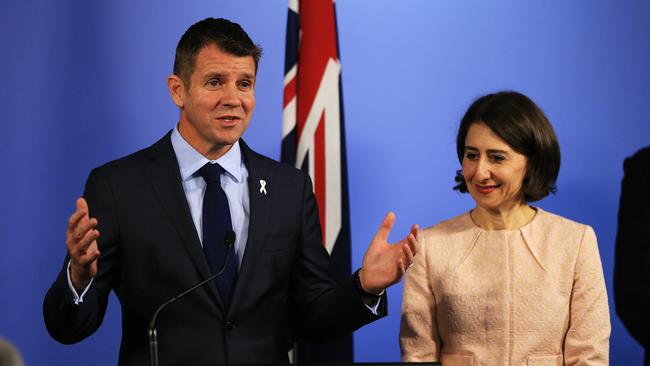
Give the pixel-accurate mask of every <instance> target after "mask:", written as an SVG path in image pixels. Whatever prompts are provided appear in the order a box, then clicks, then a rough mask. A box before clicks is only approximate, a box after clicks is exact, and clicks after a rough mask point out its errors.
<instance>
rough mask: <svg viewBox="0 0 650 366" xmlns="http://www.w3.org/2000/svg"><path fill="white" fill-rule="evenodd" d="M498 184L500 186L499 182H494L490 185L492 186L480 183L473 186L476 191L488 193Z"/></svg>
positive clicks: (497, 186)
mask: <svg viewBox="0 0 650 366" xmlns="http://www.w3.org/2000/svg"><path fill="white" fill-rule="evenodd" d="M500 186H501V185H500V184H496V185H492V186H482V185H478V184H475V185H474V188H475V189H476V191H477V192H478V193H481V194H490V193H492V191H494V190H495V189H497V188H499V187H500Z"/></svg>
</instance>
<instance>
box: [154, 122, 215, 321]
mask: <svg viewBox="0 0 650 366" xmlns="http://www.w3.org/2000/svg"><path fill="white" fill-rule="evenodd" d="M170 135H171V133H168V134H167V135H166V136H165V137H163V138H162V139H161V140H160V141H158V142H157V143H156V144H154V145H153V146H152V147H151V148H150V157H151V159H152V161H151V164H149V165H148V166H147V167H146V169H145V171H146V175H147V178H148V179H149V183H150V184H151V186H152V188H153V190H154V192H155V193H156V195H157V196H158V198H159V200H160V202H161V204H162V206H163V208H164V210H165V212H166V213H167V216H168V217H169V219H170V221H171V223H172V225H173V226H174V228H175V229H176V231H177V232H178V235H179V236H180V237H181V241H182V242H183V246H184V247H185V250H186V251H187V253H188V255H189V256H190V258H192V261H193V262H194V264H195V265H196V268H197V270H198V272H199V274H200V277H201V278H207V277H209V276H210V274H211V272H210V267H209V266H208V262H207V261H206V259H205V255H204V254H203V249H202V247H201V242H200V240H199V237H198V235H197V233H196V227H195V226H194V222H193V221H192V215H191V213H190V208H189V205H188V203H187V199H186V198H185V192H184V190H183V185H182V182H181V175H180V171H179V168H178V160H177V159H176V155H175V154H174V150H173V148H172V145H171V139H170ZM207 286H208V287H209V289H210V292H211V293H212V294H213V296H214V297H215V300H216V301H217V303H218V304H219V305H220V306H221V307H222V309H223V304H222V302H221V299H220V298H219V295H218V291H217V287H216V284H215V283H214V281H211V282H210V283H208V284H207Z"/></svg>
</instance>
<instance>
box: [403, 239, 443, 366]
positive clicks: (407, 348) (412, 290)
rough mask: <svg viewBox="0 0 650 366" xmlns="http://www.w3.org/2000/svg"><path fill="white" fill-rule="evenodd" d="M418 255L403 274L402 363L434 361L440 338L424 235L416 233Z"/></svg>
mask: <svg viewBox="0 0 650 366" xmlns="http://www.w3.org/2000/svg"><path fill="white" fill-rule="evenodd" d="M418 241H419V245H420V248H419V252H418V255H416V256H415V260H414V262H413V266H412V267H411V268H409V269H408V270H407V272H406V276H405V277H406V279H405V282H404V294H403V299H402V317H401V324H400V337H399V338H400V351H401V354H402V361H404V362H421V361H438V360H439V354H440V339H439V336H438V329H437V322H436V300H435V294H434V293H433V289H432V286H431V280H430V278H431V272H430V270H429V266H428V253H427V249H429V248H427V247H428V243H427V233H426V232H423V231H420V232H419V234H418Z"/></svg>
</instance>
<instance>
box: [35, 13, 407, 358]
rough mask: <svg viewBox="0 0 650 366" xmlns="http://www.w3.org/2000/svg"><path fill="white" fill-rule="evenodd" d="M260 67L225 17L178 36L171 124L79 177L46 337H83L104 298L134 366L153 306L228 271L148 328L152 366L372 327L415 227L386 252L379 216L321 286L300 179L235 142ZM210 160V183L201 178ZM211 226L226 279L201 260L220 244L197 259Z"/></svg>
mask: <svg viewBox="0 0 650 366" xmlns="http://www.w3.org/2000/svg"><path fill="white" fill-rule="evenodd" d="M260 54H261V51H260V49H259V48H258V47H257V46H256V45H255V44H254V43H253V42H252V41H251V40H250V38H249V37H248V35H247V34H246V33H245V32H244V30H243V29H242V28H241V27H240V26H239V25H237V24H234V23H231V22H229V21H227V20H224V19H212V18H209V19H205V20H203V21H200V22H198V23H196V24H195V25H193V26H191V27H190V28H189V29H188V30H187V32H186V33H185V34H184V35H183V37H182V38H181V40H180V41H179V44H178V47H177V49H176V59H175V62H174V74H173V75H171V76H169V78H168V80H167V85H168V88H169V91H170V94H171V96H172V99H173V101H174V103H175V104H176V105H177V106H178V107H179V109H180V120H179V122H178V124H177V126H176V127H175V128H174V129H173V130H172V131H171V132H169V133H168V134H167V135H165V136H164V137H163V138H162V139H161V140H159V141H158V142H156V143H155V144H154V145H152V146H151V147H149V148H146V149H144V150H142V151H139V152H136V153H134V154H131V155H129V156H126V157H124V158H121V159H118V160H115V161H112V162H110V163H108V164H106V165H104V166H101V167H99V168H96V169H94V170H93V171H92V172H91V174H90V176H89V178H88V181H87V183H86V188H85V192H84V197H83V198H79V199H78V200H77V209H76V211H75V212H74V213H73V214H72V216H71V217H70V220H69V223H68V228H67V239H66V244H67V249H68V255H67V257H66V260H65V264H64V267H63V269H62V271H61V273H60V274H59V276H58V278H57V279H56V281H55V282H54V284H53V285H52V287H51V288H50V290H49V291H48V293H47V295H46V297H45V301H44V317H45V323H46V326H47V328H48V331H49V332H50V334H51V335H52V337H54V338H55V339H56V340H58V341H60V342H62V343H74V342H78V341H80V340H82V339H84V338H85V337H87V336H89V335H90V334H92V333H93V332H94V331H95V330H96V329H97V328H98V327H99V325H100V324H101V322H102V318H103V315H104V313H105V310H106V306H107V300H108V295H109V293H110V291H111V290H112V291H114V292H115V293H116V295H117V297H118V298H119V300H120V303H121V306H122V344H121V349H120V357H119V362H120V364H122V365H143V364H145V363H146V362H148V361H147V360H148V356H147V329H148V322H149V321H150V319H151V316H152V314H153V313H154V311H155V310H156V308H157V307H158V306H159V305H160V304H161V303H163V302H164V301H166V300H168V299H169V298H171V297H173V296H174V295H176V294H177V293H179V292H180V291H182V290H184V289H187V288H189V287H191V286H192V285H193V284H195V283H198V282H199V281H200V280H202V279H205V278H207V277H208V276H210V275H211V274H212V273H214V272H216V271H217V268H218V267H219V266H220V265H221V263H224V264H225V265H226V268H227V270H226V272H225V273H228V272H229V271H231V270H232V271H234V272H232V273H231V274H234V277H232V278H234V279H233V280H232V282H228V281H230V280H228V279H227V278H229V277H228V276H225V277H226V279H222V278H220V279H219V281H216V282H210V283H208V284H207V285H206V286H205V287H204V288H200V289H199V290H197V291H196V292H195V293H192V294H190V295H189V296H186V297H185V298H183V299H182V300H179V301H178V302H175V303H173V304H171V305H170V306H169V307H167V308H166V309H165V310H164V311H163V312H162V313H161V314H160V316H159V317H158V324H157V328H158V330H159V332H160V333H159V336H158V343H159V349H160V361H161V364H169V365H180V364H186V365H198V364H225V363H273V362H287V350H288V348H289V345H290V344H291V342H292V340H293V339H294V337H304V338H307V339H312V340H318V339H325V340H328V339H333V338H335V337H338V336H342V335H345V334H349V333H350V332H352V331H354V330H355V329H357V328H359V327H360V326H362V325H364V324H366V323H368V322H371V321H373V320H375V319H378V318H380V317H381V316H384V315H385V314H386V298H385V295H382V293H383V290H384V289H385V288H386V287H388V286H390V285H392V284H393V283H395V282H397V281H399V280H400V279H401V277H402V275H403V273H404V271H405V270H406V268H408V266H409V265H410V264H411V263H412V261H413V256H414V255H415V252H416V240H415V236H414V234H415V232H416V230H417V226H414V227H413V228H412V230H411V233H409V235H408V236H407V237H406V238H405V239H404V240H402V241H400V242H399V243H397V244H393V245H390V244H388V243H387V242H386V240H387V237H388V233H389V232H390V230H391V228H392V225H393V222H394V220H395V217H394V215H393V214H392V213H389V214H388V215H387V216H386V218H385V219H384V222H383V223H382V225H381V227H380V229H379V231H378V233H377V235H376V236H375V238H374V239H373V241H372V243H371V244H370V246H369V248H368V251H367V252H366V254H365V256H364V259H363V264H362V268H361V269H360V270H359V271H357V272H356V273H355V275H354V276H353V277H351V278H350V279H349V280H347V281H345V282H343V283H341V284H336V283H334V282H333V281H332V280H331V278H330V276H329V257H328V255H327V252H326V251H325V249H324V248H323V246H322V242H321V228H320V226H319V219H318V210H317V207H316V201H315V198H314V194H313V192H312V186H311V181H310V179H309V176H308V175H306V174H305V173H303V172H301V171H299V170H297V169H294V168H292V167H289V166H286V165H282V164H280V163H277V162H275V161H273V160H271V159H268V158H266V157H264V156H261V155H259V154H257V153H255V152H254V151H253V150H251V149H250V148H249V147H248V146H247V145H246V144H245V143H244V141H243V140H241V136H242V134H243V133H244V131H245V130H246V127H247V126H248V123H249V121H250V118H251V115H252V113H253V109H254V107H255V97H254V88H255V77H256V73H257V64H258V61H259V57H260ZM215 163H216V164H218V167H219V169H217V170H216V171H217V173H216V174H217V175H216V177H217V178H210V177H209V174H207V173H205V169H210V168H214V167H215V166H216V164H215ZM206 174H207V175H206ZM215 179H216V182H217V183H216V184H217V185H216V186H215V185H213V184H214V182H215ZM208 192H213V193H215V192H221V193H218V194H221V195H223V194H225V197H227V200H226V201H225V202H226V207H225V210H226V212H227V215H225V216H223V217H225V219H223V220H221V219H220V220H221V221H219V220H217V221H218V222H217V221H214V222H212V221H210V220H212V219H213V216H211V215H212V213H213V212H214V213H216V214H219V213H221V214H223V212H224V207H223V206H219V207H221V208H219V209H215V211H206V207H213V206H212V205H213V201H211V200H209V199H208V197H212V196H210V195H211V194H213V193H208ZM215 194H217V193H215ZM218 194H217V196H215V197H219V196H218ZM219 202H224V200H221V201H219ZM215 207H216V206H215ZM208 218H210V220H208ZM208 221H210V222H208ZM226 221H228V223H227V227H228V230H227V231H229V229H230V228H232V231H234V233H235V234H236V240H235V245H234V253H233V256H232V257H231V258H233V257H234V258H236V260H235V261H234V262H233V264H232V266H234V267H231V265H230V264H228V261H227V260H225V259H219V258H224V254H223V253H221V254H219V255H216V254H214V253H215V252H214V251H215V250H216V251H218V250H223V249H219V248H223V247H220V246H219V245H221V243H218V244H219V245H217V246H212V241H213V240H212V239H213V237H214V235H213V234H212V232H213V230H214V228H215V227H217V226H218V227H221V225H222V224H223V223H224V222H226ZM216 237H217V238H223V237H224V236H223V232H221V234H218V235H216ZM219 240H220V239H219ZM220 256H221V257H220ZM215 258H217V259H219V260H216V259H215ZM225 258H228V257H227V256H226V257H225ZM224 281H225V282H224Z"/></svg>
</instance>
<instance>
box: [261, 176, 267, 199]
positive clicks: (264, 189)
mask: <svg viewBox="0 0 650 366" xmlns="http://www.w3.org/2000/svg"><path fill="white" fill-rule="evenodd" d="M260 193H264V194H265V195H266V181H265V180H264V179H260Z"/></svg>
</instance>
